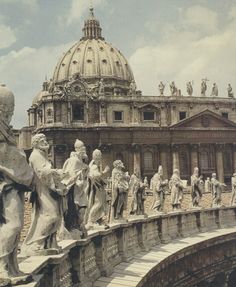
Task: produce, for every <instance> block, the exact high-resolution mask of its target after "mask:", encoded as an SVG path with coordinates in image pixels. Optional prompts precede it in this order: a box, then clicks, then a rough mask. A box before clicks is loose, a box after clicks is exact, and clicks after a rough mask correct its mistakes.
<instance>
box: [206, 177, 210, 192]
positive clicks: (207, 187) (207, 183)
mask: <svg viewBox="0 0 236 287" xmlns="http://www.w3.org/2000/svg"><path fill="white" fill-rule="evenodd" d="M205 192H211V180H210V177H207V179H206V180H205Z"/></svg>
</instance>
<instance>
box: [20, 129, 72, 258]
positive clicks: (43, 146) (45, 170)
mask: <svg viewBox="0 0 236 287" xmlns="http://www.w3.org/2000/svg"><path fill="white" fill-rule="evenodd" d="M32 147H33V151H32V153H31V155H30V158H29V163H30V165H31V167H32V168H33V170H34V172H35V183H36V192H34V193H32V196H31V202H32V220H31V226H30V229H29V231H28V234H27V236H26V238H25V240H24V242H23V244H22V248H21V255H22V256H31V255H49V254H57V253H59V252H60V248H59V246H58V244H57V240H56V233H57V230H58V229H59V227H60V223H61V218H62V210H61V197H62V196H65V195H66V194H67V192H68V191H67V189H66V186H65V185H64V184H62V183H61V179H62V178H61V174H60V172H59V171H58V170H56V169H53V168H52V164H51V162H50V161H49V160H48V149H49V144H48V142H47V140H46V137H45V135H44V134H36V135H34V136H33V137H32Z"/></svg>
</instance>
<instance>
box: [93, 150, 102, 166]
mask: <svg viewBox="0 0 236 287" xmlns="http://www.w3.org/2000/svg"><path fill="white" fill-rule="evenodd" d="M92 158H93V160H94V161H95V162H97V163H98V164H100V163H101V161H102V152H101V151H100V150H99V149H95V150H94V151H93V155H92Z"/></svg>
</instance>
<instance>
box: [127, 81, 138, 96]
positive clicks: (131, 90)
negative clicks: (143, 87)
mask: <svg viewBox="0 0 236 287" xmlns="http://www.w3.org/2000/svg"><path fill="white" fill-rule="evenodd" d="M136 90H137V85H136V83H135V80H132V81H131V83H130V85H129V95H132V94H136Z"/></svg>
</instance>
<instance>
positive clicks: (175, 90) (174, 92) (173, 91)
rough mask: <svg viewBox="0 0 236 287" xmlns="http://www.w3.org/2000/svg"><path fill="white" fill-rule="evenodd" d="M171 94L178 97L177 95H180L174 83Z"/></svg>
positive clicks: (171, 85)
mask: <svg viewBox="0 0 236 287" xmlns="http://www.w3.org/2000/svg"><path fill="white" fill-rule="evenodd" d="M170 93H171V96H177V94H178V89H177V87H176V86H175V82H174V81H173V82H171V83H170Z"/></svg>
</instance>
